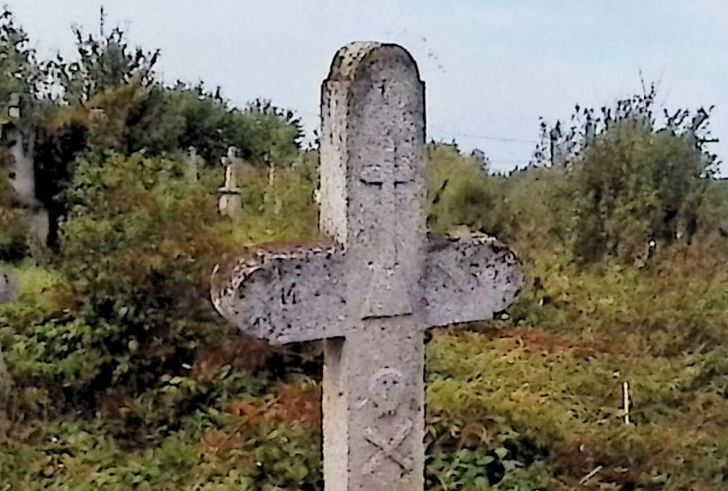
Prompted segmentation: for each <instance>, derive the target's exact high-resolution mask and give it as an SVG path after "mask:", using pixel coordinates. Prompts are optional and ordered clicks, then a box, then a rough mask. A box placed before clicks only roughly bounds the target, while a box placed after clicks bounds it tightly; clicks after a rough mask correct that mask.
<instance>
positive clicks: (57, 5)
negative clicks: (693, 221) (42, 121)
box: [8, 0, 728, 174]
mask: <svg viewBox="0 0 728 491" xmlns="http://www.w3.org/2000/svg"><path fill="white" fill-rule="evenodd" d="M102 3H104V2H102V1H100V0H8V4H9V6H10V8H11V9H12V10H13V12H15V14H16V17H17V19H18V21H19V22H20V23H21V24H22V25H23V26H24V27H25V28H26V29H27V30H28V31H29V33H30V35H31V37H32V38H33V39H34V40H35V42H36V47H37V49H38V51H39V53H40V54H41V55H42V56H49V55H51V54H53V52H54V51H55V50H56V49H60V50H61V51H62V52H63V53H66V54H68V53H70V52H71V50H72V48H73V37H72V35H71V31H70V26H71V24H72V23H78V24H81V25H82V26H84V27H85V28H86V30H94V31H96V30H97V29H98V15H99V7H100V6H101V4H102ZM105 3H106V9H107V13H108V15H109V19H108V24H110V25H112V26H113V25H116V24H122V25H123V26H126V27H128V29H129V34H130V39H131V41H132V42H133V43H134V44H141V45H142V46H144V47H146V48H148V49H152V48H157V47H158V48H161V50H162V59H161V64H160V70H161V72H162V74H163V76H164V78H165V80H167V81H170V82H172V81H174V80H177V79H182V80H184V81H189V82H195V81H198V80H204V81H205V82H206V84H207V85H208V87H211V88H214V87H215V86H218V85H220V86H221V87H222V88H223V94H224V95H225V96H226V97H228V98H229V99H231V100H232V101H233V102H235V103H236V104H239V105H242V104H243V103H245V102H246V101H248V100H252V99H254V98H256V97H264V98H270V99H272V100H273V102H274V103H275V104H276V105H279V106H283V107H285V108H290V109H293V110H296V111H297V112H298V114H300V115H301V116H302V117H303V119H304V122H305V124H306V128H307V130H308V131H309V133H310V132H311V131H312V130H313V129H314V128H315V127H317V125H318V116H317V115H318V104H319V100H318V99H319V94H320V83H321V81H322V80H323V79H324V78H325V76H326V74H327V71H328V67H329V64H330V61H331V58H332V57H333V55H334V53H335V51H336V50H337V49H338V48H339V47H340V46H341V45H344V44H346V43H348V42H350V41H361V40H375V41H386V42H396V43H399V44H401V45H403V46H404V47H405V48H407V49H409V50H410V51H411V52H412V54H413V55H414V57H415V59H416V60H417V61H418V63H419V65H420V71H421V73H422V77H423V79H424V80H425V82H426V84H427V111H428V116H427V118H428V138H435V139H444V140H447V141H449V140H451V139H452V138H455V139H456V140H457V141H458V143H459V144H460V145H461V148H462V149H463V150H468V151H469V150H471V149H472V148H474V147H478V148H481V149H482V150H484V151H485V152H486V154H487V155H488V156H489V157H490V158H491V160H492V161H493V163H494V167H495V168H496V169H499V170H505V169H510V168H513V167H514V166H516V165H521V166H522V165H524V164H525V163H526V162H527V161H528V159H529V157H530V156H531V152H532V150H533V146H534V142H533V140H536V138H537V137H538V117H539V116H544V117H546V118H547V119H549V120H555V119H557V118H567V117H568V116H569V115H570V114H571V111H572V109H573V107H574V104H575V103H580V104H581V105H582V106H584V105H587V106H596V107H600V106H602V105H604V104H611V103H613V102H614V101H615V100H616V99H618V98H620V97H625V96H628V95H630V94H633V93H635V92H638V91H640V88H641V85H640V71H641V72H642V73H643V74H644V77H645V78H646V79H647V80H648V81H652V80H654V81H659V82H660V93H659V95H660V100H661V101H664V102H665V103H666V105H667V106H668V107H669V108H675V109H676V108H682V107H687V108H690V109H696V108H698V107H700V106H701V105H705V106H710V105H715V106H716V108H715V111H714V113H713V117H712V118H711V119H712V126H711V127H712V130H713V134H714V136H716V137H718V138H721V140H723V142H722V143H720V144H719V145H717V146H715V149H716V151H717V152H718V154H719V156H720V157H721V160H728V89H727V88H726V83H727V82H728V0H487V1H486V0H437V1H436V0H388V1H383V0H258V1H252V0H207V1H199V0H123V1H121V0H115V1H112V0H106V2H105ZM491 138H502V139H506V140H508V141H498V140H494V139H491ZM722 170H723V172H722V173H723V174H728V163H727V164H724V165H723V169H722Z"/></svg>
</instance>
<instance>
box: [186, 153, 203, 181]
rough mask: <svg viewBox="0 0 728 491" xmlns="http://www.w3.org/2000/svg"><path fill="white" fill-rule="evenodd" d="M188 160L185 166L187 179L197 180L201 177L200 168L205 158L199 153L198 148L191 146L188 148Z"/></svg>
mask: <svg viewBox="0 0 728 491" xmlns="http://www.w3.org/2000/svg"><path fill="white" fill-rule="evenodd" d="M188 152H189V153H188V155H187V161H186V162H185V163H186V166H185V179H187V181H188V182H197V180H198V179H199V169H200V166H201V165H202V164H203V159H202V157H200V156H199V155H198V154H197V148H195V147H190V148H189V149H188Z"/></svg>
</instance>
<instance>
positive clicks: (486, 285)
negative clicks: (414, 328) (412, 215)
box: [420, 236, 523, 328]
mask: <svg viewBox="0 0 728 491" xmlns="http://www.w3.org/2000/svg"><path fill="white" fill-rule="evenodd" d="M427 249H428V250H427V256H426V259H425V270H424V274H423V275H422V279H421V285H420V286H421V288H422V292H423V306H424V319H425V323H426V325H425V328H430V327H438V326H446V325H450V324H458V323H462V322H474V321H480V320H488V319H491V318H492V317H493V314H494V313H497V312H499V311H501V310H504V309H505V308H506V307H507V306H508V305H510V304H511V303H512V302H513V300H514V299H515V297H516V295H518V292H519V290H520V289H521V285H522V284H523V276H522V274H521V272H520V268H519V266H520V263H519V260H518V259H517V257H516V255H515V254H514V253H513V252H512V251H511V250H510V249H509V248H508V247H507V246H505V245H504V244H502V243H500V242H498V241H497V240H496V239H494V238H491V237H486V236H472V237H467V238H455V237H450V236H445V237H438V238H431V239H430V241H429V243H428V247H427Z"/></svg>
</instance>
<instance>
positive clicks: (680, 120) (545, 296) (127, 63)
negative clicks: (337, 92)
mask: <svg viewBox="0 0 728 491" xmlns="http://www.w3.org/2000/svg"><path fill="white" fill-rule="evenodd" d="M103 21H104V18H103V15H102V23H103ZM74 32H75V35H76V40H77V43H78V44H77V48H78V49H77V56H76V57H75V58H74V59H72V60H63V59H57V60H55V61H54V62H53V63H50V64H47V65H43V64H39V63H37V62H36V60H35V55H34V53H33V51H32V49H30V48H29V44H28V39H27V36H26V35H25V34H24V32H23V31H22V29H20V28H19V27H17V26H16V25H15V24H14V21H13V20H12V16H11V15H10V14H8V13H6V14H5V15H4V16H3V17H2V22H0V54H3V53H4V56H3V57H1V58H2V60H0V102H2V101H3V100H5V99H7V98H8V97H9V95H10V94H11V93H22V94H25V95H26V97H25V99H23V100H27V101H29V102H28V103H32V107H33V108H34V110H35V109H37V110H38V111H36V112H33V113H32V114H33V116H34V118H35V119H33V118H29V119H28V120H27V121H23V124H35V125H37V128H36V129H37V131H38V137H39V142H40V146H39V148H38V156H39V161H40V162H42V169H41V171H42V178H41V179H40V181H41V182H43V183H45V185H46V186H47V187H44V188H42V189H41V195H42V198H43V199H44V201H46V202H47V203H51V204H52V205H53V206H54V207H55V208H52V213H53V215H52V216H53V218H54V219H55V220H58V223H59V230H58V240H57V251H56V254H55V255H54V256H52V257H50V258H49V259H47V260H46V261H45V262H44V263H43V264H42V265H37V264H33V263H32V262H31V261H22V262H19V263H18V264H17V265H15V266H13V267H12V268H11V271H12V272H13V273H14V274H15V275H17V276H19V277H20V280H21V291H20V293H21V295H20V300H19V301H17V302H14V303H9V304H5V305H2V306H0V346H1V347H2V350H3V354H4V358H5V359H6V361H7V364H8V367H9V369H10V371H11V373H12V375H13V379H14V382H15V384H14V389H13V391H12V393H11V395H10V397H9V398H8V400H4V401H2V402H3V411H4V412H6V413H7V421H6V420H5V416H6V415H5V414H3V415H2V416H0V417H1V418H3V419H2V420H0V423H1V424H0V455H2V463H1V465H0V491H14V490H22V491H30V490H40V489H51V490H58V491H70V490H74V491H75V490H91V489H98V488H100V487H103V488H104V489H110V490H112V491H113V490H122V489H130V488H133V489H153V490H163V491H164V490H172V489H174V490H178V489H195V490H205V491H223V490H233V489H235V490H238V489H242V490H254V491H281V490H291V491H293V490H307V491H318V490H321V489H322V488H323V483H322V476H321V461H320V455H319V448H320V443H321V442H320V430H321V428H320V421H321V414H320V392H319V375H320V374H319V369H318V367H316V368H311V366H310V365H309V363H308V361H309V360H310V359H311V357H310V356H308V357H306V356H303V355H301V351H300V350H297V349H296V348H287V349H280V348H272V347H270V346H267V345H265V344H264V343H262V342H258V341H255V340H251V339H247V338H245V337H242V336H240V335H238V334H237V333H236V332H234V331H233V330H232V329H231V328H230V326H228V325H226V324H225V323H224V322H222V321H221V319H220V318H219V316H217V315H216V314H215V312H214V311H213V309H212V306H211V305H210V302H209V300H208V288H209V285H208V283H209V273H210V271H211V268H212V267H213V265H214V264H216V263H219V262H222V261H225V260H226V259H228V258H230V257H231V256H233V255H235V254H237V251H238V250H240V249H243V248H245V247H246V246H249V245H251V244H256V243H261V242H274V241H275V242H278V241H283V240H286V241H290V240H309V239H314V238H316V237H317V234H318V232H317V224H316V222H317V210H316V206H315V204H314V201H313V196H314V190H315V188H316V180H317V176H316V170H317V169H316V165H317V158H318V156H317V154H316V152H315V151H310V152H301V151H300V139H301V126H300V121H299V120H298V119H297V118H296V117H295V115H294V114H293V113H292V112H290V111H285V110H282V109H280V108H277V107H275V106H274V105H272V103H270V102H269V101H265V100H258V101H255V102H252V103H250V104H249V105H248V106H246V107H245V108H234V107H233V106H232V105H231V104H230V103H229V101H226V100H225V99H224V98H223V97H222V96H221V95H220V91H219V90H218V91H216V92H215V93H211V92H209V91H207V90H206V89H205V88H204V86H203V85H201V84H200V85H198V86H190V85H186V84H183V83H179V84H177V85H175V86H173V87H166V86H164V85H163V84H162V83H161V82H160V81H159V80H158V79H157V78H156V76H155V73H154V66H155V63H156V61H157V57H158V52H157V51H146V50H144V49H143V48H132V47H130V46H131V45H130V44H129V42H128V41H127V39H126V34H125V33H124V32H123V31H122V30H120V29H115V30H113V31H112V32H111V33H110V34H106V33H105V31H104V29H103V26H102V29H101V32H100V34H99V35H98V36H95V35H86V34H83V33H82V32H81V31H80V30H79V29H75V31H74ZM38 66H40V67H41V68H38ZM44 70H45V71H44ZM18 74H20V77H18V76H17V75H18ZM47 76H50V77H51V78H50V79H49V80H46V77H47ZM48 81H50V83H51V84H55V85H53V88H54V89H55V91H54V90H51V91H50V92H44V91H45V90H46V89H48V87H47V86H45V85H44V82H48ZM49 94H60V95H61V99H62V101H61V100H56V99H53V98H52V97H50V95H49ZM3 98H5V99H3ZM653 112H654V90H653V91H651V92H648V93H646V94H644V95H643V96H638V97H635V98H631V99H628V100H624V101H620V102H618V103H617V106H616V107H614V108H611V109H610V108H605V109H604V111H603V112H602V113H601V115H599V116H597V112H596V111H594V110H591V109H586V110H583V111H582V110H581V108H577V111H576V115H575V119H574V124H573V128H572V129H571V130H569V131H568V132H567V133H566V134H563V133H561V132H560V129H559V131H556V132H555V133H554V132H550V131H547V130H549V128H548V127H547V126H546V125H544V126H543V128H542V130H543V131H544V135H546V134H547V133H548V134H549V138H551V137H553V138H554V140H552V141H549V142H548V143H551V142H554V143H558V144H559V145H562V148H563V149H565V153H562V154H560V158H562V159H563V160H562V161H559V163H560V164H563V165H554V166H542V167H534V168H528V169H525V170H522V171H518V172H514V173H512V174H511V175H509V176H495V175H489V174H488V160H487V157H486V156H485V155H484V154H483V153H482V152H479V151H478V152H473V153H472V154H471V155H470V156H469V157H468V156H464V155H462V154H460V152H459V151H458V149H457V146H456V145H454V144H453V145H444V144H432V145H430V146H429V147H428V149H427V165H428V167H427V172H428V192H429V197H430V204H431V206H430V209H429V217H428V222H429V227H430V228H431V229H433V230H436V231H443V230H447V229H451V228H454V227H462V226H464V227H467V228H471V229H477V230H481V231H484V232H487V233H490V234H495V235H497V236H499V238H501V239H504V240H506V241H507V242H508V243H510V244H512V245H513V246H514V247H515V249H516V250H517V251H518V252H519V254H520V257H521V258H522V260H523V262H524V270H525V273H526V284H525V288H524V289H523V291H522V293H521V295H520V297H519V300H518V302H517V303H516V305H514V306H513V307H512V308H511V309H510V311H509V316H508V318H507V319H506V318H505V317H504V318H503V319H501V320H499V321H497V322H484V323H480V324H476V325H473V326H471V327H472V328H473V331H474V332H470V333H463V332H455V331H450V332H448V331H441V332H438V333H436V334H435V336H434V337H433V340H432V341H431V342H430V343H429V344H428V347H427V362H428V363H427V373H426V381H427V394H426V397H427V420H426V440H427V444H428V454H427V461H426V480H427V488H428V489H432V490H437V491H440V490H442V491H444V490H454V489H457V490H460V489H462V490H480V489H482V490H488V489H492V490H501V491H536V490H539V491H546V490H549V491H566V490H571V489H593V490H596V489H631V490H642V491H656V490H667V489H670V490H673V491H676V490H684V491H688V490H690V491H693V490H700V491H720V490H722V489H724V488H725V481H726V475H728V460H727V459H726V457H725V456H726V455H728V439H727V438H726V437H725V436H724V435H725V432H724V427H725V425H726V424H728V403H727V402H726V401H728V363H727V362H726V360H727V359H728V347H727V346H726V343H725V332H726V330H727V329H728V325H726V321H725V319H726V305H728V269H727V268H726V258H728V243H726V240H725V236H726V234H728V232H726V227H725V226H724V221H725V219H724V216H725V210H726V203H727V202H728V201H727V200H728V187H726V184H725V183H724V182H722V181H719V180H716V179H714V178H713V177H714V176H712V172H713V170H714V168H715V164H716V157H715V155H712V154H711V153H710V152H709V151H708V149H707V146H706V145H707V144H708V143H709V142H710V137H709V132H708V130H707V122H708V120H709V116H710V111H709V110H707V111H706V110H699V111H698V112H697V113H695V114H694V115H693V117H692V118H691V113H688V112H687V111H678V112H677V113H674V114H670V113H667V114H666V117H665V118H663V119H664V122H663V124H662V127H659V125H658V124H657V118H656V117H655V116H654V114H653ZM554 129H555V128H554ZM231 145H234V146H236V147H238V148H239V150H240V152H241V156H242V157H244V160H245V161H246V164H245V165H243V166H241V168H240V169H238V170H237V178H238V182H239V183H240V187H241V190H242V201H243V209H242V212H241V214H240V216H239V217H236V218H235V219H223V218H222V217H220V216H219V214H218V213H217V206H216V197H217V188H218V187H219V186H220V185H221V184H222V182H221V180H222V179H221V174H222V173H221V171H220V169H219V166H217V162H218V161H219V159H220V158H221V157H222V156H223V155H224V154H225V153H226V151H227V148H228V146H231ZM191 146H194V147H196V148H197V149H198V151H199V154H200V155H202V157H203V158H204V159H205V160H206V165H205V166H203V168H202V169H201V172H200V173H201V177H200V180H199V181H197V182H187V181H186V178H185V172H184V169H185V162H184V161H183V159H182V157H183V155H184V154H186V153H187V151H188V148H189V147H191ZM554 148H556V147H554ZM550 150H551V148H549V151H550ZM539 151H541V152H542V153H541V157H542V158H544V159H546V160H550V158H549V157H554V155H547V154H546V153H545V151H544V148H541V149H540V150H539ZM5 153H7V152H5ZM3 155H5V154H3ZM538 156H539V155H538V154H537V157H538ZM6 160H7V159H6V158H5V157H3V158H1V159H0V165H5V164H6V163H7V162H6ZM557 160H558V159H554V163H557V162H556V161H557ZM272 170H275V172H271V171H272ZM7 184H8V183H7V181H6V180H4V173H0V260H7V259H15V260H19V259H21V258H22V256H23V255H24V254H25V253H26V252H25V249H24V247H25V242H26V241H25V240H24V234H25V226H26V225H25V220H26V216H25V215H24V212H23V210H20V209H18V207H17V206H16V203H14V198H13V193H11V192H10V189H9V186H8V185H7ZM678 236H679V237H681V239H678ZM650 240H654V241H655V245H654V247H650V249H649V250H647V251H646V252H643V249H644V247H645V246H647V245H648V244H649V241H650ZM34 259H36V260H37V261H40V260H41V259H42V258H34ZM6 267H7V265H3V268H6ZM623 382H628V383H629V386H630V389H631V395H632V407H631V411H630V418H631V421H632V424H631V425H626V424H625V423H624V419H623V418H624V414H623V408H622V394H621V389H622V383H623Z"/></svg>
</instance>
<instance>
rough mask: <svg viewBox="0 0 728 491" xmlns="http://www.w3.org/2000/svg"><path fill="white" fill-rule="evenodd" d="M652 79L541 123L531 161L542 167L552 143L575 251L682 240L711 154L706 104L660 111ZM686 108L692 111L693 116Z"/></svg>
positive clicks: (632, 248) (691, 229)
mask: <svg viewBox="0 0 728 491" xmlns="http://www.w3.org/2000/svg"><path fill="white" fill-rule="evenodd" d="M656 95H657V91H656V88H655V85H654V84H653V85H651V87H650V88H649V90H644V91H643V93H642V94H638V95H635V96H633V97H631V98H628V99H623V100H620V101H618V102H617V103H616V105H615V106H614V107H606V106H605V107H602V108H601V109H600V110H599V111H597V110H595V109H592V108H582V107H580V106H576V108H575V111H574V114H573V116H572V118H571V126H570V127H569V129H568V130H566V131H563V126H562V125H561V124H560V123H557V124H556V125H554V126H553V127H549V125H547V124H546V123H545V122H544V121H542V122H541V134H542V141H541V144H540V145H539V147H538V148H537V149H536V152H535V157H536V161H537V162H538V163H540V164H542V165H546V166H548V165H549V164H550V163H551V161H552V160H553V151H554V149H555V148H558V149H559V151H560V152H563V153H561V154H560V157H559V160H560V161H561V163H562V165H560V166H559V167H563V168H566V169H568V173H569V174H568V177H569V179H570V182H571V184H572V185H571V187H570V192H571V193H573V197H572V198H573V203H574V212H573V217H574V223H573V227H572V246H573V249H572V250H573V252H574V254H575V256H576V257H577V258H579V259H581V260H584V261H595V260H598V259H600V258H602V257H603V256H605V255H607V256H615V257H620V258H622V259H630V260H631V259H635V258H637V257H639V256H640V255H641V254H643V253H644V251H645V247H646V244H648V243H649V242H650V241H651V240H655V241H658V242H663V243H672V242H674V241H675V240H677V239H678V237H682V238H684V239H685V240H687V241H690V240H691V238H692V237H693V236H694V235H695V234H696V233H698V223H699V222H700V220H699V216H698V213H699V210H700V209H701V203H702V202H703V200H704V198H705V192H706V189H707V186H708V183H709V180H710V178H711V177H712V176H713V175H714V173H715V171H716V168H717V156H716V155H715V154H714V153H712V152H711V151H710V150H709V147H708V145H709V144H710V143H712V142H714V141H715V140H714V139H713V138H711V136H710V131H709V129H708V126H709V125H708V123H709V117H710V111H711V109H712V108H710V109H705V108H700V109H699V110H697V111H696V112H694V113H691V112H690V111H688V110H684V109H681V110H678V111H675V112H670V111H668V110H666V109H665V110H663V114H662V117H658V116H657V114H656V112H657V107H656V102H655V101H656ZM691 115H692V117H691Z"/></svg>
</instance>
